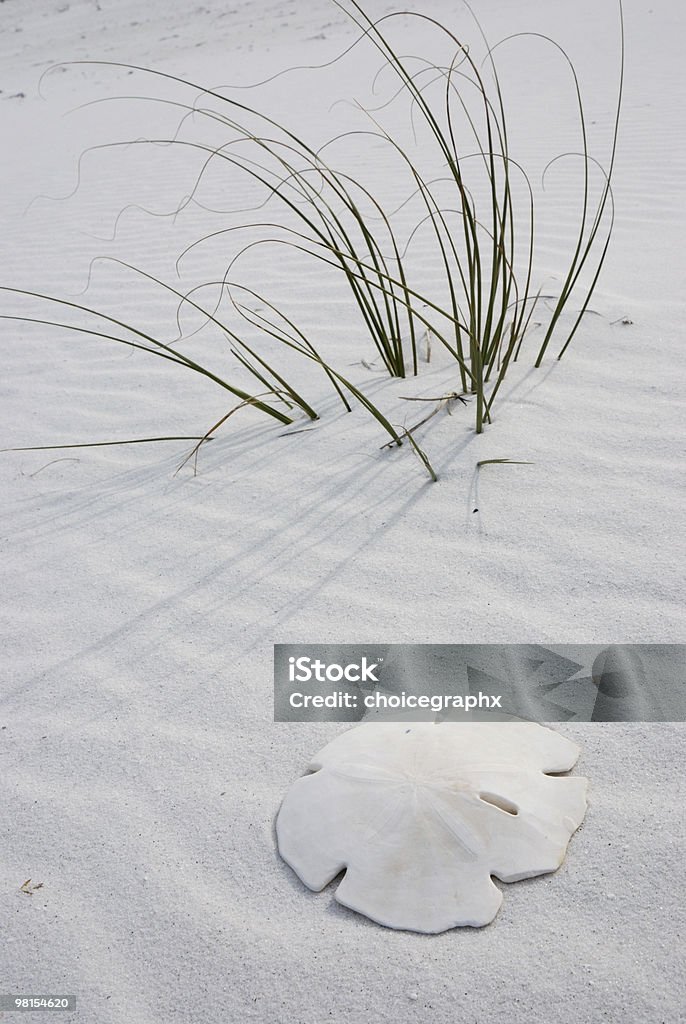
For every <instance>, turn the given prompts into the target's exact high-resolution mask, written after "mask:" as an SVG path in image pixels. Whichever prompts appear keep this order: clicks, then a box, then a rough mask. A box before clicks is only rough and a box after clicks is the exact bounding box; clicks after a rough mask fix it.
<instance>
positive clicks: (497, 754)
mask: <svg viewBox="0 0 686 1024" xmlns="http://www.w3.org/2000/svg"><path fill="white" fill-rule="evenodd" d="M578 756H579V748H578V747H577V746H576V745H575V744H574V743H572V742H571V741H570V740H568V739H565V737H563V736H561V735H559V733H556V732H553V731H551V730H550V729H545V728H543V727H542V726H539V725H536V724H533V723H494V724H489V723H456V722H443V723H441V724H433V723H408V722H384V723H369V724H364V725H361V726H358V727H357V728H354V729H351V730H349V731H347V732H345V733H343V734H342V735H341V736H339V737H337V738H336V739H335V740H333V742H331V743H329V744H328V746H326V747H325V748H324V749H323V750H322V751H320V753H319V754H318V755H317V756H316V757H315V758H314V759H313V761H312V763H311V764H310V766H309V771H310V774H308V775H305V776H304V777H303V778H301V779H298V780H297V781H296V782H295V783H294V785H293V786H292V787H291V789H290V790H289V792H288V793H287V795H286V797H285V799H284V801H283V804H282V806H281V809H280V811H279V814H278V818H277V823H276V828H277V838H278V845H279V852H280V854H281V856H282V858H283V859H284V860H285V861H286V863H287V864H289V865H290V866H291V867H292V868H293V870H294V871H295V872H296V874H297V875H298V876H299V877H300V879H301V880H302V881H303V882H304V883H305V885H307V886H308V887H309V888H310V889H313V890H315V891H319V890H321V889H323V888H324V887H325V886H326V885H327V884H328V883H329V882H331V881H332V879H333V878H335V877H336V875H338V874H339V873H340V872H341V871H343V870H345V875H344V877H343V879H342V881H341V882H340V884H339V885H338V889H337V891H336V899H337V900H338V901H339V902H340V903H342V904H344V905H345V906H347V907H350V908H351V909H352V910H356V911H358V912H359V913H361V914H365V915H366V916H367V917H370V918H372V919H373V920H374V921H377V922H378V923H379V924H382V925H386V926H387V927H390V928H401V929H408V930H411V931H418V932H429V933H435V932H441V931H445V930H446V929H448V928H454V927H456V926H458V925H472V926H481V925H485V924H488V923H489V922H490V921H492V920H493V918H494V917H495V915H496V913H497V912H498V908H499V907H500V904H501V902H502V893H501V891H500V889H499V888H498V887H497V886H496V885H495V884H494V882H493V880H492V877H491V876H495V877H497V878H499V879H501V880H502V881H504V882H514V881H517V880H518V879H521V878H528V877H531V876H533V875H539V874H543V873H545V872H550V871H555V870H556V868H558V867H559V866H560V864H561V863H562V861H563V859H564V856H565V852H566V850H567V844H568V843H569V839H570V837H571V836H572V834H573V833H574V831H575V830H576V829H577V828H578V827H579V825H580V824H581V821H582V820H583V817H584V813H585V810H586V789H587V780H586V779H583V778H579V777H576V776H575V777H553V776H552V775H551V774H550V773H560V772H566V771H568V770H569V769H571V768H572V767H573V765H574V764H575V762H576V760H577V758H578Z"/></svg>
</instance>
